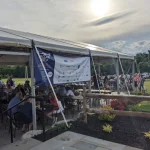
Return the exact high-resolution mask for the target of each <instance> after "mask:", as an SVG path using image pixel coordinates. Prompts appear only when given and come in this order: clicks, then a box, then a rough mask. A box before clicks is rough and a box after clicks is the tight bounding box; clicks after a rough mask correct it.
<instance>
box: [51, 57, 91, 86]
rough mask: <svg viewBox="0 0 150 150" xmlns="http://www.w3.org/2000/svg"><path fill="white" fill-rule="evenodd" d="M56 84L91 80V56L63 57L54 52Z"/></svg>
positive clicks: (54, 78)
mask: <svg viewBox="0 0 150 150" xmlns="http://www.w3.org/2000/svg"><path fill="white" fill-rule="evenodd" d="M54 60H55V67H54V77H53V83H54V84H61V83H72V82H81V81H89V80H90V79H91V67H90V57H76V58H73V57H63V56H59V55H55V54H54Z"/></svg>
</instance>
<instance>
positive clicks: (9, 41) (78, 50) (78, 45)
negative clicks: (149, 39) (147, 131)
mask: <svg viewBox="0 0 150 150" xmlns="http://www.w3.org/2000/svg"><path fill="white" fill-rule="evenodd" d="M32 40H34V43H35V45H36V46H37V47H40V48H43V49H46V50H50V51H55V52H62V53H70V54H81V55H88V54H89V51H91V55H92V56H93V57H105V58H117V57H118V54H119V57H120V58H121V59H130V60H133V59H134V57H133V56H129V55H127V54H123V53H119V52H116V51H112V50H108V49H105V48H102V47H98V46H95V45H91V44H87V43H82V42H73V41H69V40H64V39H56V38H52V37H45V36H40V35H36V34H31V33H26V32H21V31H15V30H10V29H5V28H0V47H1V46H7V47H24V48H28V49H29V48H31V41H32ZM0 51H5V49H3V50H1V49H0ZM18 52H21V51H18ZM0 54H2V53H0ZM0 62H1V61H0Z"/></svg>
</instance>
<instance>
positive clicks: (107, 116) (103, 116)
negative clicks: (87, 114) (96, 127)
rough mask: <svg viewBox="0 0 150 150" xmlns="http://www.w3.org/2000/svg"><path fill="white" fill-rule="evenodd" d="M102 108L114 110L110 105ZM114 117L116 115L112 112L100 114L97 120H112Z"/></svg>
mask: <svg viewBox="0 0 150 150" xmlns="http://www.w3.org/2000/svg"><path fill="white" fill-rule="evenodd" d="M102 110H106V111H107V110H114V109H113V108H112V107H111V106H108V105H106V106H104V107H103V108H102ZM115 117H116V115H114V114H100V115H99V116H98V118H99V120H104V121H113V120H114V119H115Z"/></svg>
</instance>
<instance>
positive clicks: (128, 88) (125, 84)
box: [118, 54, 130, 95]
mask: <svg viewBox="0 0 150 150" xmlns="http://www.w3.org/2000/svg"><path fill="white" fill-rule="evenodd" d="M118 60H119V63H120V67H121V70H122V73H123V76H125V73H124V70H123V67H122V63H121V59H120V57H119V54H118ZM125 85H126V88H127V92H128V95H130V91H129V88H128V85H127V77H126V76H125Z"/></svg>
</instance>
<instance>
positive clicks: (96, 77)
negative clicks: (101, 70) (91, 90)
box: [90, 53, 101, 93]
mask: <svg viewBox="0 0 150 150" xmlns="http://www.w3.org/2000/svg"><path fill="white" fill-rule="evenodd" d="M90 56H91V60H92V64H93V68H94V73H95V76H96V81H97V86H98V90H99V93H101V91H100V86H99V80H98V76H97V72H96V68H95V64H94V60H93V57H92V55H91V53H90Z"/></svg>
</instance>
